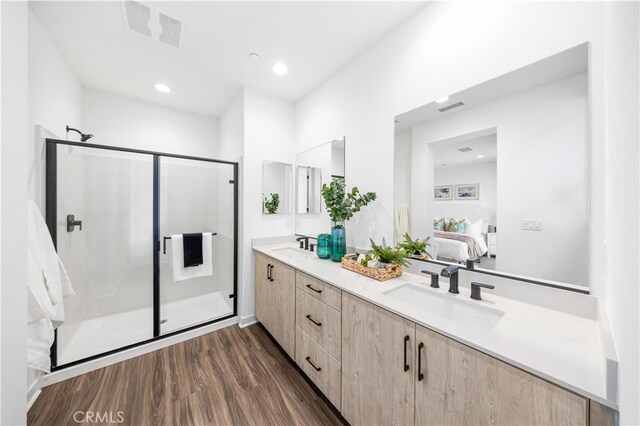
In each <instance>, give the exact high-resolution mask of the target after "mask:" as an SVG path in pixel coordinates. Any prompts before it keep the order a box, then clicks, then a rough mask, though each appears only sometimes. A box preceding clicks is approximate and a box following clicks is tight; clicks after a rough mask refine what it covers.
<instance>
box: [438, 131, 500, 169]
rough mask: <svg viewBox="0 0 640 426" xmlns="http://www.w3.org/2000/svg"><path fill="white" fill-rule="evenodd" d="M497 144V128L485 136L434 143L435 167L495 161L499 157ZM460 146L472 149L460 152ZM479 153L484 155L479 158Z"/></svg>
mask: <svg viewBox="0 0 640 426" xmlns="http://www.w3.org/2000/svg"><path fill="white" fill-rule="evenodd" d="M497 146H498V144H497V135H496V133H495V130H494V133H489V134H487V135H483V136H477V135H475V136H471V137H470V138H464V137H461V138H456V139H455V140H448V141H444V142H437V143H434V144H433V145H432V152H433V164H434V167H435V168H442V167H454V166H463V165H468V164H480V163H489V162H494V161H496V160H497V158H498V150H497ZM460 148H471V149H472V151H467V152H460V151H458V149H460ZM478 155H483V156H484V157H482V158H478Z"/></svg>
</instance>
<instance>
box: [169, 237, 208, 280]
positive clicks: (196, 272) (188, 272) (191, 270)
mask: <svg viewBox="0 0 640 426" xmlns="http://www.w3.org/2000/svg"><path fill="white" fill-rule="evenodd" d="M171 251H172V253H171V255H172V259H171V260H172V266H173V281H175V282H178V281H184V280H188V279H191V278H198V277H208V276H211V275H213V249H212V248H211V232H203V233H202V265H198V266H190V267H188V268H185V267H184V249H183V241H182V235H181V234H178V235H172V236H171Z"/></svg>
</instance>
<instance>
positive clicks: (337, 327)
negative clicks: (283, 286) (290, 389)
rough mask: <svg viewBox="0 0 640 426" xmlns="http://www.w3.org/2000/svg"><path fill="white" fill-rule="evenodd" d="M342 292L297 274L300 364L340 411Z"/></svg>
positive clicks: (297, 348) (297, 350) (298, 356)
mask: <svg viewBox="0 0 640 426" xmlns="http://www.w3.org/2000/svg"><path fill="white" fill-rule="evenodd" d="M341 297H342V291H340V290H338V289H337V288H335V287H333V286H331V285H329V284H326V283H324V282H322V281H320V280H318V279H315V278H313V277H311V276H309V275H307V274H303V273H301V272H297V273H296V358H295V359H296V363H297V364H298V365H299V366H300V368H302V370H303V371H304V372H305V373H306V374H307V376H308V377H309V378H310V379H311V380H312V381H313V382H314V383H315V384H316V386H318V388H319V389H320V390H321V391H322V392H323V393H324V394H325V396H326V397H327V398H329V400H330V401H331V402H332V403H333V405H335V406H336V408H338V409H340V405H341V401H340V399H341V387H342V365H341V362H340V360H341V355H342V329H341V325H342V313H341V312H340V310H341V308H342V300H341Z"/></svg>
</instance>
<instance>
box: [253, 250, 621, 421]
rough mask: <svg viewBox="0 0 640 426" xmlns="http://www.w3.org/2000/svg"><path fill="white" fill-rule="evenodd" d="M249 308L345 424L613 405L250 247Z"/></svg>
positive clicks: (561, 416) (567, 411) (606, 416)
mask: <svg viewBox="0 0 640 426" xmlns="http://www.w3.org/2000/svg"><path fill="white" fill-rule="evenodd" d="M256 317H257V318H258V320H260V321H261V322H262V324H263V325H264V327H265V328H266V329H267V330H268V331H269V332H270V333H271V335H272V336H273V337H274V338H275V340H276V341H278V343H279V344H280V345H281V346H282V347H283V348H284V350H285V351H286V352H287V353H288V354H289V355H290V356H291V358H293V359H294V360H295V362H296V363H297V364H298V365H299V366H300V368H301V369H302V370H303V371H304V372H305V374H306V375H307V376H308V377H309V378H310V379H311V380H312V381H313V382H314V383H315V384H316V386H318V388H319V389H320V390H321V391H322V392H323V393H324V395H325V396H326V397H327V398H328V399H329V400H330V401H331V402H332V403H333V404H334V405H335V407H336V408H337V409H338V410H340V412H341V413H342V415H343V416H344V418H345V419H347V421H349V423H351V424H352V425H373V424H385V425H485V424H486V425H584V426H586V425H596V424H614V423H615V419H616V413H615V412H614V411H612V410H610V409H608V408H606V407H603V406H600V405H599V404H596V403H595V402H594V401H590V400H589V399H588V398H584V397H582V396H579V395H577V394H575V393H573V392H570V391H568V390H566V389H564V388H562V387H559V386H556V385H553V384H551V383H549V382H547V381H545V380H543V379H540V378H538V377H536V376H534V375H532V374H529V373H527V372H525V371H522V370H520V369H518V368H516V367H513V366H512V365H510V364H508V363H505V362H502V361H499V360H498V359H496V358H493V357H491V356H489V355H486V354H484V353H482V352H480V351H477V350H475V349H473V348H470V347H468V346H465V345H463V344H461V343H458V342H457V341H455V340H453V339H450V338H448V337H445V336H443V335H441V334H438V333H436V332H434V331H431V330H430V329H428V328H426V327H422V326H420V325H417V324H415V323H414V322H412V321H409V320H407V319H405V318H403V317H401V316H399V315H396V314H393V313H391V312H389V311H387V310H385V309H383V308H380V307H378V306H376V305H374V304H372V303H369V302H366V301H364V300H363V299H361V298H359V297H357V296H353V295H351V294H349V293H346V292H342V291H341V290H340V289H338V288H336V287H334V286H332V285H330V284H328V283H325V282H323V281H320V280H318V279H316V278H313V277H311V276H309V275H307V274H304V273H302V272H300V271H296V270H295V269H292V268H290V267H288V266H285V265H283V264H282V263H280V262H278V261H275V260H273V259H271V258H269V257H267V256H264V255H262V254H259V253H256Z"/></svg>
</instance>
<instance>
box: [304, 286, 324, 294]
mask: <svg viewBox="0 0 640 426" xmlns="http://www.w3.org/2000/svg"><path fill="white" fill-rule="evenodd" d="M307 288H308V289H311V290H313V291H315V292H316V293H322V290H317V289H315V288H313V287H311V284H307Z"/></svg>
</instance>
